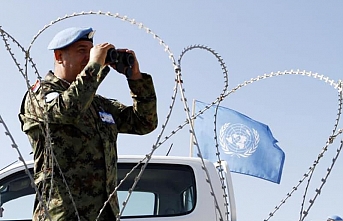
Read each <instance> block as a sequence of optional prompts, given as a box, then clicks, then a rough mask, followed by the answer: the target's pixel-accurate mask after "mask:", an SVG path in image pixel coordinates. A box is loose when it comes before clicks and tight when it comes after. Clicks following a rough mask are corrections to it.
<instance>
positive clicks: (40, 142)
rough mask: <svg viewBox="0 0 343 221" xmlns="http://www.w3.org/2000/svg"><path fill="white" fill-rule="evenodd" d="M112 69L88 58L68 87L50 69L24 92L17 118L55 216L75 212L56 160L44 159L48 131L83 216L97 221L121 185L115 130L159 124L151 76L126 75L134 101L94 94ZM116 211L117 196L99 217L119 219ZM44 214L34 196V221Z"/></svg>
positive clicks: (146, 129) (68, 217) (146, 128)
mask: <svg viewBox="0 0 343 221" xmlns="http://www.w3.org/2000/svg"><path fill="white" fill-rule="evenodd" d="M109 70H110V69H109V67H107V66H106V67H104V68H103V69H101V66H100V65H99V64H97V63H90V64H88V65H87V66H86V67H85V69H84V70H83V71H82V73H81V74H79V75H78V76H77V78H76V80H75V81H74V82H72V83H71V84H70V86H69V85H68V84H67V82H64V81H63V80H61V79H59V78H57V77H56V76H55V75H54V74H53V73H52V72H50V73H48V74H47V76H46V77H45V80H44V81H42V82H41V83H40V86H39V87H35V88H32V90H31V91H30V92H29V93H27V94H26V96H25V97H24V100H23V103H22V107H21V113H20V114H19V118H20V121H21V123H22V130H23V131H24V132H25V133H26V134H27V135H28V137H29V140H30V142H31V144H32V147H33V151H34V161H35V168H34V179H35V183H36V185H37V186H38V188H39V189H40V192H41V194H42V195H43V197H42V198H43V201H44V202H47V201H49V205H48V210H49V214H50V216H51V217H52V220H77V217H76V215H75V209H74V207H73V204H72V202H71V199H70V197H69V193H68V190H67V189H66V186H65V184H64V182H63V178H62V176H61V174H60V173H59V170H58V167H57V164H56V162H54V161H49V162H48V163H45V162H44V159H45V155H46V153H47V146H49V145H50V144H49V139H46V138H47V135H50V137H51V139H50V140H51V147H52V151H53V154H54V156H55V157H56V160H57V163H58V164H59V167H60V168H61V170H62V173H63V175H64V178H65V180H66V182H67V184H68V187H69V189H70V193H71V195H72V197H73V200H74V202H75V204H76V206H77V211H78V214H79V216H80V219H81V220H92V221H93V220H95V219H96V217H97V215H98V214H99V211H100V209H101V208H102V207H103V205H104V202H105V201H106V200H107V199H108V197H109V194H111V193H112V192H113V190H114V189H115V187H116V184H117V180H116V178H117V177H116V176H117V165H116V163H117V146H116V140H117V134H118V133H129V134H147V133H149V132H151V131H153V130H154V129H155V128H156V126H157V114H156V95H155V91H154V87H153V83H152V78H151V76H150V75H148V74H142V75H143V79H139V80H128V83H129V87H130V89H131V95H132V98H133V106H124V105H123V104H121V103H119V102H117V101H115V100H109V99H106V98H104V97H101V96H99V95H96V94H95V92H96V90H97V88H98V86H99V85H100V83H101V82H102V80H103V79H104V78H105V77H106V75H107V74H108V72H109ZM30 95H35V96H30ZM55 96H56V97H55ZM111 116H112V117H111ZM44 119H46V121H47V122H48V128H49V130H50V133H48V134H47V133H46V126H47V125H46V124H45V123H44V122H45V121H44ZM50 156H51V155H50ZM50 159H51V158H50ZM52 168H53V170H52ZM52 171H53V173H52ZM43 180H44V181H45V182H43ZM51 180H52V182H51ZM51 186H52V188H51ZM50 189H51V190H50ZM49 191H51V192H49ZM49 196H50V197H51V198H49ZM48 199H50V200H48ZM118 211H119V209H118V200H117V196H116V195H115V196H114V197H112V198H111V200H110V203H109V205H108V206H107V207H106V208H105V210H104V211H103V212H102V215H101V216H100V219H99V220H115V215H114V214H118ZM42 214H43V215H44V210H43V209H42V207H41V206H39V203H38V201H37V197H36V203H35V211H34V218H33V220H44V219H45V220H48V218H47V217H45V218H44V217H43V218H42V217H41V216H39V215H42Z"/></svg>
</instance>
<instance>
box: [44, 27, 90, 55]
mask: <svg viewBox="0 0 343 221" xmlns="http://www.w3.org/2000/svg"><path fill="white" fill-rule="evenodd" d="M94 32H95V31H93V29H92V28H67V29H64V30H63V31H60V32H58V33H57V34H56V35H55V37H54V38H53V39H52V40H51V42H50V44H49V46H48V49H49V50H56V49H61V48H64V47H66V46H68V45H71V44H72V43H74V42H77V41H79V40H86V41H91V42H93V35H94Z"/></svg>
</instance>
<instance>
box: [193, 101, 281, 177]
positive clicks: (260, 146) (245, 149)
mask: <svg viewBox="0 0 343 221" xmlns="http://www.w3.org/2000/svg"><path fill="white" fill-rule="evenodd" d="M206 106H209V105H208V104H205V103H203V102H200V101H195V111H196V113H197V112H198V111H200V110H203V109H204V108H205V107H206ZM215 111H216V106H215V105H214V106H211V107H210V108H209V109H208V110H207V111H205V112H204V113H203V114H201V115H199V116H198V117H197V118H196V119H195V120H194V130H195V134H196V137H197V141H198V145H199V147H200V150H201V153H202V155H203V157H204V158H206V159H208V160H210V161H212V162H216V161H217V160H218V158H217V156H216V153H217V149H216V148H215V142H214V136H217V139H218V144H219V147H218V149H219V153H220V158H221V159H222V160H226V161H227V162H228V164H229V167H230V170H231V172H236V173H241V174H246V175H250V176H254V177H258V178H262V179H265V180H268V181H271V182H274V183H280V180H281V175H282V168H283V164H284V160H285V154H284V152H283V151H282V150H281V148H280V147H279V146H278V145H277V144H276V143H277V140H276V139H275V138H274V137H273V135H272V133H271V131H270V129H269V127H268V126H267V125H265V124H263V123H260V122H258V121H255V120H253V119H251V118H250V117H248V116H245V115H243V114H241V113H239V112H237V111H234V110H231V109H229V108H225V107H221V106H219V107H218V110H217V118H216V128H217V134H216V135H215V134H214V115H215ZM194 152H197V150H195V151H194ZM193 154H194V155H196V153H193Z"/></svg>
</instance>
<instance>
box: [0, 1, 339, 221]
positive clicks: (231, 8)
mask: <svg viewBox="0 0 343 221" xmlns="http://www.w3.org/2000/svg"><path fill="white" fill-rule="evenodd" d="M82 11H86V12H88V11H95V12H97V11H102V12H111V13H112V14H115V13H119V15H121V16H124V15H126V16H127V17H128V18H130V19H135V20H136V21H137V22H141V23H143V24H144V25H145V26H146V27H148V28H150V29H151V30H152V31H153V32H154V33H155V34H157V35H158V36H159V37H160V38H161V39H162V40H163V41H164V43H165V44H166V45H168V46H169V48H170V50H171V52H172V53H173V55H174V58H175V59H176V60H177V59H178V58H179V55H180V53H181V52H182V51H183V49H184V48H187V47H188V46H190V45H196V44H199V45H204V46H207V47H209V48H212V49H213V50H215V51H216V52H217V53H218V54H219V55H220V56H221V58H222V59H223V60H224V62H225V63H226V66H227V69H228V71H229V90H230V89H232V88H234V87H236V86H237V85H238V84H241V83H243V82H244V81H248V80H250V79H251V78H256V77H257V76H259V75H263V74H265V73H266V74H269V73H271V72H277V71H285V70H287V71H291V70H294V71H296V70H297V69H299V70H306V71H312V72H313V73H318V74H321V75H324V76H327V77H328V78H329V79H332V80H334V81H338V80H339V79H342V78H343V77H342V76H343V75H342V71H343V63H342V59H343V41H342V39H343V26H342V24H341V23H342V21H343V2H342V1H338V0H333V1H317V0H314V1H295V0H288V1H271V0H261V1H252V0H250V1H205V0H199V1H157V0H145V1H65V0H61V1H55V2H53V3H52V2H50V1H44V2H43V1H40V2H39V1H18V0H14V1H2V4H1V7H0V26H1V28H2V29H3V30H5V31H6V32H7V33H9V34H10V35H11V36H12V37H14V38H15V39H16V40H17V41H18V42H19V43H20V44H21V45H22V46H23V47H25V48H26V49H27V48H28V46H29V44H30V42H32V39H33V37H34V36H35V35H36V34H37V33H38V31H39V30H41V29H42V28H43V27H44V26H45V25H48V24H49V23H50V22H51V21H55V20H56V19H57V18H58V17H64V16H65V15H66V14H68V15H71V14H73V13H74V12H76V13H79V12H82ZM71 26H91V27H93V28H94V29H96V34H95V43H102V42H105V41H107V42H110V43H113V44H114V45H115V46H116V47H117V48H130V49H133V50H134V51H135V52H136V55H137V58H138V61H139V63H140V69H141V71H143V72H148V73H150V74H151V75H152V76H153V80H154V83H155V86H156V92H157V97H158V114H159V123H160V124H159V127H158V129H156V131H154V132H153V133H151V134H149V135H145V136H142V137H141V136H127V135H122V136H119V140H118V146H119V149H118V152H119V154H141V155H144V154H146V153H149V152H150V150H151V148H152V145H153V144H154V143H155V142H156V139H157V136H158V135H159V134H160V132H161V129H162V123H164V122H165V119H166V116H167V114H168V111H169V106H170V104H171V102H172V95H173V91H174V86H175V81H174V79H175V74H174V69H173V65H172V62H171V60H170V59H169V58H168V54H167V53H166V52H165V51H164V48H163V47H162V46H161V45H160V44H159V42H158V40H156V39H153V37H152V35H151V34H148V33H146V32H145V31H144V30H142V29H138V27H137V26H134V25H131V24H130V23H128V22H124V21H121V20H119V19H116V18H114V17H109V16H100V15H87V16H77V17H73V18H70V19H66V20H63V21H61V22H58V23H56V24H54V25H53V26H52V27H50V28H48V29H47V30H45V31H44V32H43V33H42V34H41V35H40V36H38V38H37V39H36V40H35V41H34V43H33V45H32V48H31V50H30V55H31V57H32V58H33V60H34V62H35V64H36V65H37V68H38V71H39V74H40V75H41V76H45V74H46V73H47V71H48V70H50V69H52V68H53V57H52V52H51V51H48V50H47V45H48V43H49V42H50V40H51V38H52V37H53V36H54V35H55V34H56V33H57V32H58V31H60V30H62V29H64V28H67V27H71ZM0 42H1V43H0V58H1V60H0V67H1V70H2V75H3V77H2V86H1V89H2V93H0V103H1V105H0V115H1V116H2V118H3V119H4V121H5V123H6V124H7V126H8V128H9V130H10V132H11V134H12V135H13V137H14V139H15V141H16V143H17V144H18V146H19V148H20V151H21V153H22V154H23V155H24V157H25V159H27V160H29V159H31V158H32V155H29V153H30V152H31V147H30V144H29V142H28V140H27V138H26V135H25V134H23V133H22V132H21V130H20V124H19V120H18V116H17V115H18V112H19V108H20V104H21V99H22V97H23V95H24V93H25V90H26V84H25V81H24V79H23V77H22V76H21V74H20V73H19V71H18V69H17V67H16V66H15V64H14V62H13V60H12V59H11V57H10V55H9V53H8V51H6V48H5V46H4V42H3V41H2V38H1V41H0ZM11 48H12V49H13V52H14V55H15V57H16V59H17V61H18V62H19V63H20V64H21V65H22V67H24V65H25V63H24V54H23V53H22V52H21V51H20V50H19V48H18V47H17V46H16V45H15V44H14V43H13V42H12V41H11ZM181 71H182V78H183V80H184V85H183V86H184V89H185V96H186V98H187V100H188V105H189V106H190V107H191V104H192V100H193V99H197V100H200V101H203V102H207V103H210V102H212V101H214V100H215V99H216V98H217V97H218V96H219V94H220V93H221V91H222V87H223V86H224V82H223V74H222V71H221V67H220V66H219V63H218V62H217V60H216V58H215V57H214V56H213V55H211V54H210V53H208V52H207V51H204V50H199V49H197V50H192V51H190V52H187V53H186V54H185V55H184V56H183V59H182V66H181ZM28 73H29V77H30V81H31V83H33V82H34V81H35V80H36V76H35V74H34V72H33V71H32V69H31V68H30V67H29V69H28ZM98 93H99V94H101V95H103V96H106V97H110V98H116V99H118V100H120V101H122V102H123V103H126V104H130V103H131V99H130V97H129V92H128V87H127V83H126V81H125V78H124V77H123V76H121V75H118V74H117V73H116V72H115V71H111V73H110V76H108V77H107V78H106V79H105V81H104V82H103V84H102V85H101V86H100V89H99V91H98ZM222 105H223V106H226V107H229V108H231V109H234V110H236V111H239V112H241V113H244V114H246V115H248V116H249V117H251V118H253V119H255V120H257V121H260V122H263V123H264V124H267V125H268V126H269V127H270V129H271V131H272V133H273V135H274V137H275V138H276V139H277V140H278V141H279V143H278V145H279V146H280V147H281V148H282V149H283V150H284V152H285V154H286V160H285V165H284V171H283V176H282V179H281V183H280V185H277V184H274V183H271V182H267V181H264V180H260V179H256V178H253V177H248V176H243V175H239V174H232V177H233V185H234V191H235V198H236V204H237V216H238V220H240V221H251V220H260V221H263V220H264V219H267V218H268V214H269V213H270V212H272V211H273V210H274V207H275V206H277V205H278V204H279V203H280V201H281V200H282V199H283V198H285V197H286V195H287V193H288V192H290V191H292V187H293V186H295V185H297V184H298V182H299V180H300V179H302V177H303V174H304V173H306V172H307V171H308V168H309V167H310V166H311V165H312V164H313V162H314V160H316V158H317V156H318V154H319V153H320V152H321V150H322V148H323V147H324V146H325V143H326V141H327V139H328V137H329V136H330V135H331V134H332V131H333V129H334V126H335V122H336V118H337V113H338V107H339V103H338V93H337V90H335V89H334V88H333V87H332V86H330V85H329V84H328V83H325V82H324V81H321V80H319V79H315V78H312V77H307V76H299V75H297V76H295V75H292V76H290V75H287V76H279V77H274V78H269V79H265V80H261V81H257V82H254V83H253V84H249V85H247V86H245V87H243V88H241V89H239V90H238V91H236V92H235V93H233V94H231V95H229V96H228V97H227V98H226V99H225V100H224V101H223V102H222ZM185 119H186V114H185V112H184V111H183V104H182V102H181V96H180V93H178V95H177V98H176V104H175V107H174V108H173V112H172V115H171V118H170V121H169V123H168V125H167V127H166V132H165V133H164V134H163V137H165V136H168V135H170V134H171V132H172V131H173V130H176V129H177V127H178V125H180V124H182V123H183V122H184V120H185ZM342 128H343V124H342V123H341V122H339V124H338V129H342ZM188 131H189V128H188V127H186V128H184V129H183V130H181V131H180V132H178V133H176V134H175V135H174V136H172V137H171V138H170V139H168V140H167V141H166V142H165V143H164V144H163V145H161V147H159V149H158V150H157V151H156V153H155V154H156V155H165V154H166V153H167V151H168V149H169V147H170V146H171V144H173V148H172V150H171V152H170V155H174V156H188V155H189V143H190V142H189V132H188ZM4 132H5V130H4V128H3V126H2V125H0V141H1V149H0V151H1V152H0V168H2V167H4V166H6V165H8V164H10V163H11V162H13V161H15V160H16V159H17V158H18V154H17V153H16V151H15V150H14V149H13V148H11V141H10V139H9V137H8V136H6V135H5V133H4ZM342 137H343V136H342V135H340V136H338V137H337V138H336V140H335V142H334V143H333V144H332V145H330V146H329V149H328V151H327V152H326V153H325V155H324V157H323V158H322V159H321V161H320V163H319V165H318V166H317V169H316V170H315V173H314V176H313V178H312V182H311V183H310V186H309V189H308V195H307V198H306V200H305V205H304V206H305V208H308V206H309V200H310V199H311V198H313V197H314V196H315V189H317V188H319V186H320V185H321V178H323V177H324V176H325V175H326V169H327V168H328V167H329V166H330V164H331V161H332V158H333V157H334V154H335V153H336V149H337V148H339V146H340V141H341V140H342ZM341 168H343V161H342V159H341V157H340V158H338V160H337V163H336V165H335V167H334V168H333V170H332V172H331V174H330V176H329V179H328V181H327V183H326V184H325V185H324V187H323V190H322V193H321V194H320V196H319V197H318V198H317V199H316V201H315V203H314V205H313V207H312V208H311V210H310V212H309V215H308V217H307V218H306V219H305V220H309V221H319V220H326V218H327V216H328V215H331V214H338V215H341V216H343V210H342V208H343V200H342V198H343V178H342V173H341V171H340V170H341ZM304 188H305V185H302V186H300V188H299V190H297V191H295V193H294V194H293V196H292V197H291V198H290V199H289V200H288V201H287V202H286V204H285V205H284V206H282V207H281V209H280V211H278V212H277V213H276V214H275V215H274V217H272V218H271V219H270V220H272V221H273V220H274V221H289V220H299V216H300V215H299V213H300V209H301V203H302V199H303V195H304Z"/></svg>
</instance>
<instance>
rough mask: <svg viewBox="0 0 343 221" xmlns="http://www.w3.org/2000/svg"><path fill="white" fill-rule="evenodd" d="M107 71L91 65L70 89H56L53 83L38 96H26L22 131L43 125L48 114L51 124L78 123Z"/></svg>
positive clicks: (97, 65) (40, 91)
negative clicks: (41, 123) (39, 124)
mask: <svg viewBox="0 0 343 221" xmlns="http://www.w3.org/2000/svg"><path fill="white" fill-rule="evenodd" d="M108 72H109V68H108V67H105V68H103V69H101V66H100V64H98V63H89V64H88V65H87V66H86V67H85V68H84V70H83V71H82V72H81V73H80V74H79V75H78V76H77V77H76V80H75V81H74V82H72V83H71V85H70V86H69V88H68V89H67V90H61V89H57V88H56V86H51V82H50V84H49V83H48V84H45V83H42V85H41V88H40V89H39V93H38V94H37V96H36V97H33V96H31V97H30V96H26V101H25V105H24V106H25V108H24V109H25V110H24V111H23V112H24V114H23V113H22V114H21V119H22V120H23V122H24V128H23V129H24V130H28V129H29V128H30V127H31V126H34V125H35V124H38V123H39V122H42V121H43V118H44V115H45V114H47V120H48V121H49V123H53V124H74V123H76V122H77V121H78V120H79V119H80V116H81V115H82V114H83V113H84V112H85V111H86V110H87V109H88V108H89V106H90V105H91V103H92V100H93V98H94V95H95V92H96V90H97V88H98V87H99V85H100V83H101V82H102V80H103V79H104V78H105V77H106V75H107V74H108ZM30 122H31V123H30ZM33 122H35V123H33ZM32 123H33V125H30V124H32ZM25 124H26V125H25Z"/></svg>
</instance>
